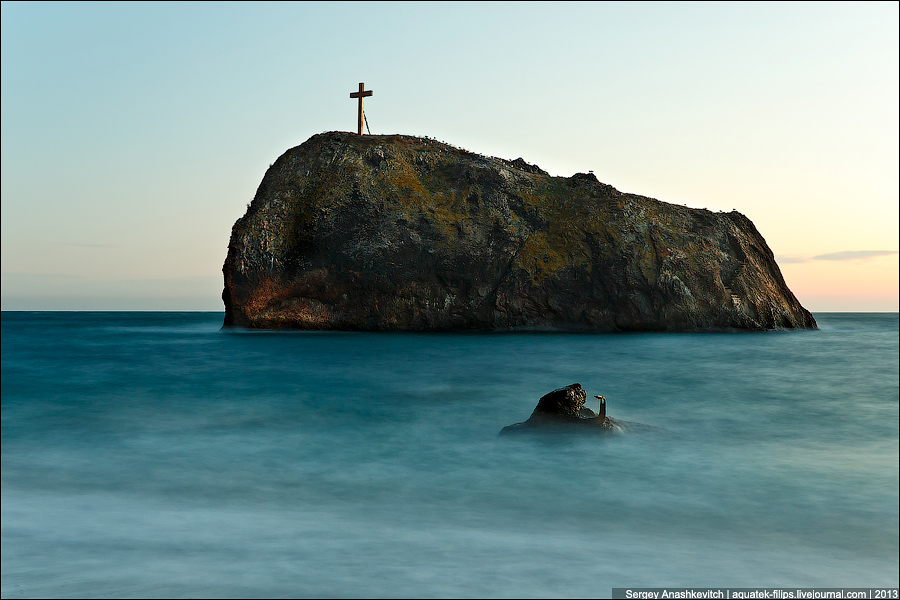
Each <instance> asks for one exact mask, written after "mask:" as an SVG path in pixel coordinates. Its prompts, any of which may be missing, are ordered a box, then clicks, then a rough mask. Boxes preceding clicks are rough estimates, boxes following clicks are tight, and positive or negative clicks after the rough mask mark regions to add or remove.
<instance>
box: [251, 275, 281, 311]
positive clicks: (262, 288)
mask: <svg viewBox="0 0 900 600" xmlns="http://www.w3.org/2000/svg"><path fill="white" fill-rule="evenodd" d="M276 287H277V283H276V281H275V279H274V278H266V279H263V280H261V281H260V282H259V283H257V284H256V285H255V286H253V288H252V290H253V291H252V293H251V296H250V299H249V300H248V301H247V303H246V304H244V314H246V315H247V317H248V318H249V319H253V318H254V317H255V316H256V315H257V314H259V313H260V312H261V311H262V310H263V309H265V308H266V306H268V304H269V302H270V301H271V299H272V296H273V295H274V293H275V289H276Z"/></svg>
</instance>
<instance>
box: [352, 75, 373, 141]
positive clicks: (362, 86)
mask: <svg viewBox="0 0 900 600" xmlns="http://www.w3.org/2000/svg"><path fill="white" fill-rule="evenodd" d="M365 88H366V85H365V84H364V83H360V84H359V91H358V92H353V93H352V94H350V97H351V98H359V111H358V112H359V115H358V116H359V135H362V134H363V130H362V128H363V98H365V97H366V96H371V95H372V90H366V89H365Z"/></svg>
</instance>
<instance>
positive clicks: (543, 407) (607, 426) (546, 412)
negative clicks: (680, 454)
mask: <svg viewBox="0 0 900 600" xmlns="http://www.w3.org/2000/svg"><path fill="white" fill-rule="evenodd" d="M594 397H595V398H597V399H598V400H599V401H600V414H599V415H598V414H596V413H595V412H594V411H592V410H591V409H590V408H587V407H586V406H585V405H584V402H585V399H586V398H587V393H586V392H585V391H584V388H582V387H581V384H580V383H573V384H572V385H567V386H566V387H563V388H559V389H557V390H553V391H552V392H550V393H549V394H545V395H544V396H542V397H541V399H540V400H538V403H537V406H536V407H535V408H534V412H532V413H531V416H530V417H529V418H528V420H527V421H525V422H523V423H516V424H515V425H509V426H507V427H504V428H503V429H502V430H500V435H506V434H510V433H525V432H529V433H530V432H536V431H559V430H562V429H565V430H572V429H575V430H579V431H590V432H595V433H600V434H607V435H609V434H615V433H624V432H626V431H628V430H642V429H643V430H656V428H655V427H651V426H649V425H642V424H640V423H631V422H629V421H620V420H618V419H613V418H610V417H608V416H606V398H604V397H603V396H594Z"/></svg>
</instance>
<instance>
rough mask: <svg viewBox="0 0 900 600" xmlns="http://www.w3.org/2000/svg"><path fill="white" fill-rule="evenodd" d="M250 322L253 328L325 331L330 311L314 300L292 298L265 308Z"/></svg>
mask: <svg viewBox="0 0 900 600" xmlns="http://www.w3.org/2000/svg"><path fill="white" fill-rule="evenodd" d="M251 322H252V323H253V325H254V326H255V327H266V328H271V327H282V328H284V327H293V328H299V329H325V328H327V326H328V325H329V324H330V323H331V311H330V310H328V308H327V307H326V306H325V305H324V304H322V303H321V302H318V301H316V300H312V299H310V298H292V299H290V300H288V301H286V302H284V303H282V304H281V305H280V306H277V307H268V308H266V309H265V310H264V311H262V312H261V313H259V314H258V315H256V316H255V317H254V318H253V319H252V321H251Z"/></svg>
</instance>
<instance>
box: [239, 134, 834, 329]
mask: <svg viewBox="0 0 900 600" xmlns="http://www.w3.org/2000/svg"><path fill="white" fill-rule="evenodd" d="M223 273H224V276H225V289H224V291H223V293H222V299H223V301H224V303H225V325H226V326H242V327H252V328H269V329H280V328H290V329H321V330H324V329H334V330H368V331H437V330H507V331H509V330H572V331H636V330H646V331H652V330H656V331H701V330H766V329H776V328H815V327H816V322H815V320H814V319H813V317H812V315H811V314H810V313H809V311H807V310H806V309H804V308H803V307H802V306H801V305H800V303H799V302H798V301H797V299H796V298H795V297H794V295H793V293H791V291H790V290H789V289H788V287H787V285H786V284H785V282H784V278H783V277H782V275H781V272H780V270H779V268H778V265H777V264H776V263H775V260H774V256H773V254H772V251H771V250H770V249H769V247H768V246H767V245H766V242H765V240H764V239H763V238H762V236H761V235H760V234H759V232H758V231H757V230H756V227H754V225H753V223H752V222H751V221H750V220H749V219H748V218H747V217H745V216H744V215H742V214H740V213H738V212H736V211H734V212H730V213H722V212H711V211H708V210H704V209H694V208H687V207H684V206H678V205H674V204H667V203H665V202H660V201H659V200H654V199H652V198H647V197H644V196H639V195H635V194H628V193H623V192H620V191H619V190H617V189H615V188H614V187H612V186H611V185H607V184H605V183H601V182H600V181H598V180H597V178H596V177H595V176H594V175H593V174H591V173H576V174H575V175H573V176H571V177H552V176H550V175H549V174H548V173H546V172H545V171H543V170H541V169H540V168H538V167H537V166H535V165H531V164H528V163H527V162H525V161H524V160H523V159H521V158H520V159H516V160H504V159H500V158H495V157H487V156H481V155H478V154H474V153H472V152H468V151H466V150H463V149H461V148H456V147H454V146H451V145H449V144H445V143H441V142H438V141H435V140H432V139H428V138H418V137H411V136H404V135H385V136H360V135H354V134H351V133H343V132H329V133H322V134H318V135H315V136H313V137H311V138H310V139H309V140H307V141H306V142H305V143H303V144H302V145H300V146H297V147H296V148H292V149H290V150H288V151H287V152H285V153H284V154H283V155H282V156H281V157H279V158H278V160H276V161H275V163H274V164H273V165H272V166H271V167H270V168H269V169H268V171H267V172H266V174H265V176H264V177H263V180H262V183H261V184H260V186H259V189H258V190H257V192H256V196H255V197H254V199H253V202H252V203H251V204H250V205H249V206H248V209H247V212H246V214H245V215H244V216H243V217H241V218H240V219H238V220H237V222H236V223H235V224H234V227H233V228H232V232H231V240H230V242H229V245H228V256H227V258H226V260H225V265H224V267H223Z"/></svg>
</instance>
